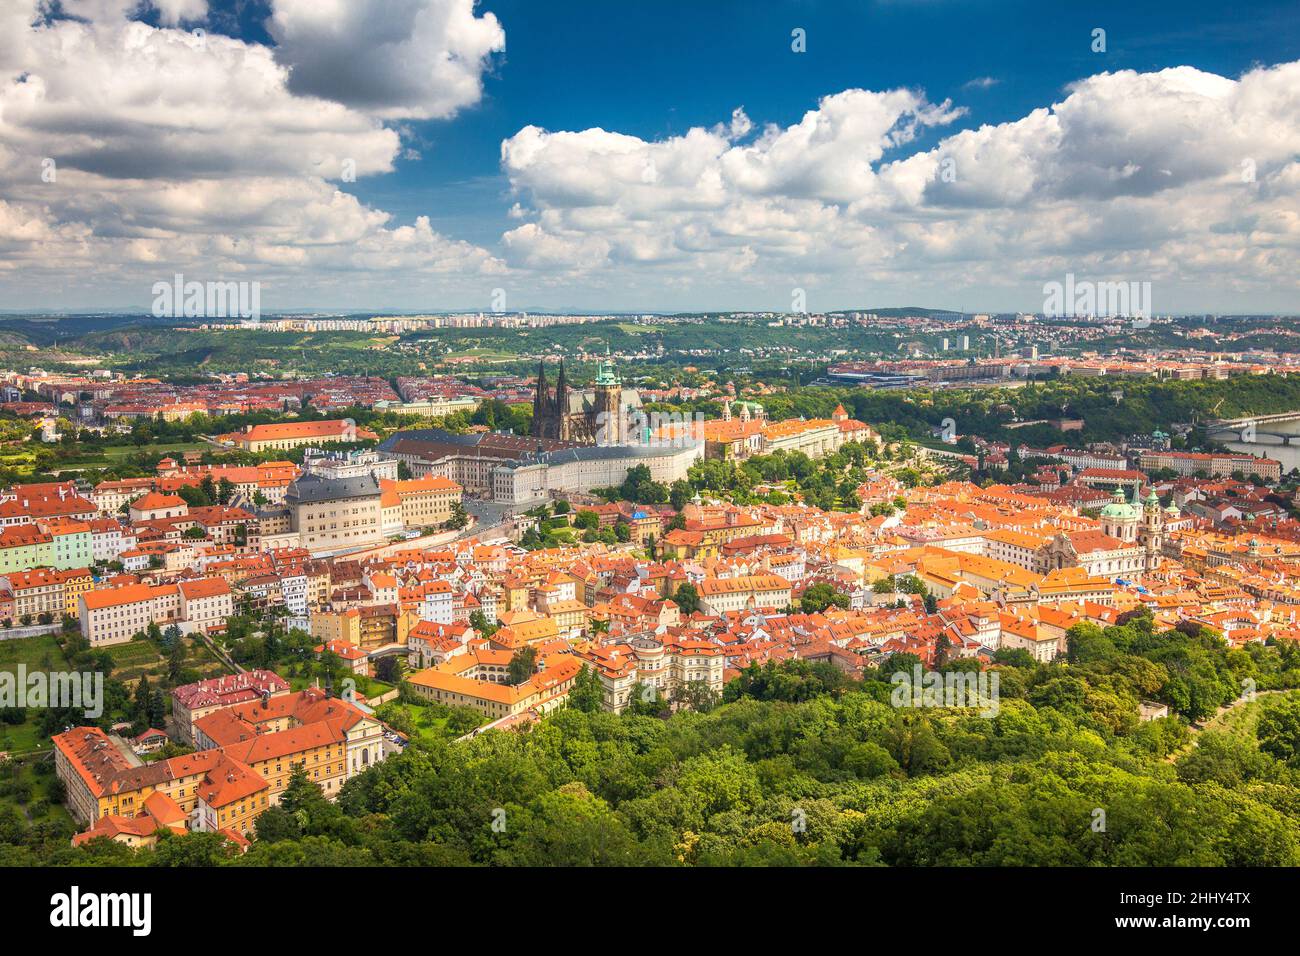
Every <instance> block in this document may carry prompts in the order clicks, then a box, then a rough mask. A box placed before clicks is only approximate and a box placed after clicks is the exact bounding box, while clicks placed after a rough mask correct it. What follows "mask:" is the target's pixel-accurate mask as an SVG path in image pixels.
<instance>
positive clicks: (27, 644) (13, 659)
mask: <svg viewBox="0 0 1300 956" xmlns="http://www.w3.org/2000/svg"><path fill="white" fill-rule="evenodd" d="M19 664H26V665H27V667H28V669H29V670H30V669H31V668H34V667H41V668H44V667H48V668H50V669H51V670H67V668H68V661H67V659H66V658H65V657H64V656H63V649H62V648H60V647H59V642H58V641H57V640H56V639H55V635H53V634H40V635H38V636H36V637H24V638H19V639H18V640H13V641H0V671H15V670H17V667H18V665H19Z"/></svg>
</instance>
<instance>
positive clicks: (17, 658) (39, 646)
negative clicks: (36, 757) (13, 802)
mask: <svg viewBox="0 0 1300 956" xmlns="http://www.w3.org/2000/svg"><path fill="white" fill-rule="evenodd" d="M19 664H26V665H27V669H28V670H29V671H33V670H54V671H65V670H69V669H70V668H69V666H68V661H67V658H65V657H64V656H63V650H62V648H60V647H59V643H58V641H57V640H55V637H54V635H53V634H41V635H38V636H37V637H24V638H21V639H19V640H13V641H0V671H8V672H9V673H11V674H16V673H17V672H18V665H19ZM49 747H50V739H49V738H48V737H46V736H45V735H44V734H43V733H41V732H40V730H39V729H38V728H37V724H36V712H35V711H33V710H28V711H27V719H26V720H25V721H23V722H22V723H21V724H5V723H0V750H8V751H13V752H16V753H24V752H26V751H31V750H47V749H49ZM3 766H6V765H0V767H3Z"/></svg>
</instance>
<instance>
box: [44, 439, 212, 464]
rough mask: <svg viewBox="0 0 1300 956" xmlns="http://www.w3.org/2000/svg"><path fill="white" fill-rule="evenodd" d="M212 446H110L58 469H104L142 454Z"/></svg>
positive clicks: (91, 449) (186, 444)
mask: <svg viewBox="0 0 1300 956" xmlns="http://www.w3.org/2000/svg"><path fill="white" fill-rule="evenodd" d="M211 447H212V446H210V445H208V444H206V443H205V442H198V441H191V442H169V443H165V444H161V445H108V446H105V447H103V448H87V449H86V452H87V453H86V454H83V455H77V456H76V457H75V458H69V459H68V460H67V461H62V462H59V463H58V464H57V466H56V467H64V468H104V467H107V466H108V465H117V464H121V463H122V462H123V461H125V460H126V459H127V458H130V457H132V456H133V455H137V454H140V453H141V452H143V453H145V454H148V455H150V456H157V457H162V456H164V455H178V454H180V453H181V452H186V451H205V450H208V449H210V448H211Z"/></svg>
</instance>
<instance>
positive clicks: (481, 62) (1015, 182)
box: [0, 0, 1300, 313]
mask: <svg viewBox="0 0 1300 956" xmlns="http://www.w3.org/2000/svg"><path fill="white" fill-rule="evenodd" d="M9 7H11V8H12V9H9V8H6V10H5V11H2V12H0V18H3V19H4V20H5V22H4V23H3V24H0V27H3V29H0V75H2V76H3V78H2V79H0V115H2V116H4V122H3V123H0V159H4V160H5V162H4V163H0V168H3V169H7V170H8V172H7V173H0V292H2V293H4V294H5V297H6V299H7V301H8V303H9V304H10V305H11V306H12V307H30V308H42V307H44V308H61V309H77V308H94V307H140V306H144V305H145V304H147V302H148V301H149V290H150V288H151V286H152V284H153V282H155V281H157V280H160V279H169V278H170V277H171V276H172V275H173V274H174V273H175V272H184V273H185V274H186V275H188V276H192V277H200V278H210V279H220V280H227V279H239V280H248V281H257V282H260V283H261V284H262V287H263V295H262V300H263V303H264V307H265V308H270V309H275V308H321V309H379V310H384V309H394V310H398V309H400V310H406V311H411V310H416V311H418V310H426V309H427V310H443V309H463V308H468V309H487V308H489V307H490V306H489V302H490V301H492V300H493V296H494V294H496V293H501V292H503V293H505V294H506V297H507V302H508V305H507V307H508V308H510V309H519V308H529V309H538V308H550V309H574V310H611V311H637V310H647V311H648V310H683V311H688V310H695V309H762V310H767V309H777V310H781V309H787V308H789V307H790V304H791V302H792V301H793V300H794V293H795V292H796V291H797V290H802V291H803V292H804V293H805V297H806V299H807V301H808V307H809V308H810V309H811V310H813V311H817V310H818V309H832V308H850V307H870V306H889V305H908V304H913V305H928V306H934V307H946V308H965V309H966V310H968V311H1001V310H1017V309H1022V310H1027V311H1034V310H1037V309H1039V308H1040V307H1041V304H1042V299H1043V293H1042V288H1043V285H1044V283H1046V282H1051V281H1060V280H1061V279H1063V277H1064V276H1065V275H1067V274H1073V275H1075V276H1076V278H1077V279H1079V280H1089V279H1091V280H1094V281H1150V282H1151V283H1152V285H1153V289H1154V295H1153V301H1154V308H1155V311H1156V312H1157V313H1164V312H1202V311H1206V312H1256V311H1281V312H1295V311H1298V310H1300V294H1298V293H1300V285H1298V284H1297V283H1298V282H1300V279H1298V278H1297V276H1300V269H1297V268H1296V266H1297V265H1300V222H1298V221H1297V220H1296V217H1295V216H1294V210H1295V208H1297V207H1298V206H1300V160H1298V159H1297V157H1300V97H1297V95H1296V93H1295V91H1296V90H1297V89H1298V88H1300V17H1297V16H1296V15H1295V14H1296V5H1295V3H1294V2H1291V3H1272V2H1267V0H1265V2H1259V3H1254V4H1252V5H1251V10H1250V14H1249V15H1244V14H1242V13H1239V12H1236V11H1234V10H1232V9H1230V8H1229V7H1227V6H1226V5H1222V4H1214V3H1205V2H1193V3H1133V2H1131V0H1130V2H1127V3H1088V4H1083V3H1069V4H1066V3H1052V2H1037V3H1034V2H1012V0H1008V2H995V0H989V2H962V0H876V2H832V0H822V2H767V3H755V2H750V3H744V2H730V0H713V2H698V0H697V2H695V3H690V2H667V0H663V2H657V3H653V4H651V3H641V2H620V3H608V2H604V3H597V2H566V0H546V2H537V0H532V2H527V0H500V2H496V0H493V2H481V3H477V4H475V3H473V0H349V2H348V3H346V4H322V3H319V2H316V0H210V2H209V0H57V2H55V0H11V3H10V5H9ZM796 28H797V29H801V30H803V31H804V33H805V36H806V50H805V51H804V52H794V51H793V50H792V49H791V45H792V38H791V33H792V31H793V30H795V29H796ZM1098 28H1100V29H1102V30H1104V31H1105V49H1104V51H1094V50H1093V49H1092V47H1093V45H1094V36H1093V31H1094V30H1095V29H1098ZM6 37H7V38H8V39H6ZM733 111H740V112H733ZM52 169H57V172H58V175H57V177H56V176H53V175H51V173H50V170H52ZM353 171H354V172H355V175H353V174H352V172H353Z"/></svg>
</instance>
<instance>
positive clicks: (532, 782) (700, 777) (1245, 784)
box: [0, 615, 1300, 866]
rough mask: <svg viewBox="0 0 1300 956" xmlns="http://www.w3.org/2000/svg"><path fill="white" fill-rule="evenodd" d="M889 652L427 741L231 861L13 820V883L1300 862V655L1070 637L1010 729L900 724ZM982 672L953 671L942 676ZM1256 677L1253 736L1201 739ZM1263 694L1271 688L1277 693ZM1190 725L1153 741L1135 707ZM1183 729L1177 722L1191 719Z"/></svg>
mask: <svg viewBox="0 0 1300 956" xmlns="http://www.w3.org/2000/svg"><path fill="white" fill-rule="evenodd" d="M919 663H920V662H919V661H918V660H917V659H916V658H914V657H912V656H911V655H905V654H900V655H895V657H894V658H893V659H891V660H889V661H887V662H885V663H884V664H883V665H882V666H880V667H879V668H871V667H869V668H866V669H864V672H863V674H862V675H851V674H846V673H844V672H842V671H841V670H839V669H837V668H836V667H834V666H832V665H830V664H825V663H810V662H807V661H797V660H796V661H790V662H785V663H783V664H780V665H777V664H768V665H766V666H761V667H760V666H758V665H754V666H751V667H749V668H747V669H746V670H745V671H743V672H742V674H741V676H740V677H739V678H738V679H737V680H735V681H733V682H732V683H731V684H729V685H728V686H727V688H726V694H725V697H724V700H723V701H722V702H720V706H713V704H714V703H719V702H714V701H707V700H701V701H700V703H701V704H702V706H701V707H700V708H699V710H679V711H677V712H672V713H670V708H669V706H668V702H665V701H663V700H662V699H661V698H659V697H658V696H657V695H653V694H650V695H646V696H647V697H648V698H650V699H649V700H647V701H646V702H644V703H643V702H641V701H640V698H639V697H637V695H636V694H634V695H633V696H634V697H637V700H636V701H634V703H635V704H637V706H634V707H633V708H632V709H631V710H630V711H629V712H628V713H626V714H623V715H618V716H616V715H614V714H610V713H606V712H603V711H602V710H601V709H600V700H599V693H600V691H599V685H598V683H597V682H595V681H594V680H593V679H592V678H593V675H592V674H591V673H590V672H589V671H584V672H583V674H582V675H581V676H580V678H579V681H578V684H577V685H576V686H575V688H574V692H575V696H574V699H573V700H572V701H571V704H572V706H570V707H569V708H567V709H565V710H562V711H559V712H557V713H555V714H553V715H551V716H549V717H547V718H546V719H544V720H543V721H542V722H541V723H540V724H538V725H536V726H534V727H533V728H532V729H531V730H529V731H527V732H522V733H515V732H505V733H503V732H495V731H492V732H488V733H485V734H481V735H479V736H477V737H474V738H472V739H467V740H461V741H453V740H450V739H425V738H421V739H420V740H419V741H418V742H416V743H413V744H412V745H411V746H410V747H408V748H407V750H406V751H405V752H404V753H402V754H400V755H398V756H395V757H392V758H390V759H389V760H387V761H385V762H384V763H382V764H380V765H378V766H376V767H374V768H372V769H370V770H368V771H366V772H365V773H364V774H362V775H360V776H359V777H357V778H355V779H353V780H351V781H349V782H348V783H347V784H346V785H345V787H344V788H343V791H342V793H341V794H340V796H339V798H338V800H337V802H336V803H330V802H329V801H326V800H325V799H324V798H323V797H321V796H320V794H319V792H318V791H316V788H315V787H314V785H312V784H311V782H310V781H309V780H306V778H305V777H303V778H301V779H299V778H297V777H296V778H295V780H294V783H293V785H292V786H291V787H290V790H289V792H288V793H286V795H285V800H284V801H283V802H282V803H281V806H280V807H279V808H278V809H277V810H275V811H273V812H268V813H267V814H265V815H263V817H262V818H261V819H260V820H259V823H258V836H259V839H258V841H257V842H256V843H255V844H254V846H253V848H252V849H251V850H250V851H249V852H248V853H247V854H246V855H244V856H236V855H230V854H229V853H228V850H227V848H225V847H223V846H222V844H221V842H220V841H219V840H216V839H213V838H212V837H210V836H208V835H193V836H187V837H183V838H179V839H168V840H165V841H164V842H163V843H161V844H160V845H159V847H158V849H157V850H154V851H142V852H140V853H135V854H133V853H132V852H131V851H129V850H125V849H124V848H122V847H118V846H114V845H111V844H104V843H103V842H102V841H98V845H94V846H89V847H86V848H83V849H77V850H73V849H71V848H70V847H68V846H67V845H66V840H67V836H68V833H67V832H63V831H60V830H59V829H58V827H57V826H55V825H52V824H38V825H34V826H33V825H27V824H26V823H25V822H24V821H23V820H22V819H21V818H20V817H18V816H16V815H15V814H13V813H9V814H0V841H3V843H4V844H7V845H4V846H0V864H2V863H16V864H22V863H35V862H40V861H47V862H51V863H90V862H95V863H132V864H151V865H163V866H172V865H205V864H206V865H285V866H327V865H336V864H382V865H396V864H426V865H461V864H465V865H470V864H491V865H619V864H641V865H663V866H677V865H702V866H707V865H741V864H748V865H762V864H774V865H896V866H921V865H961V864H975V865H1095V864H1102V865H1141V866H1148V865H1248V864H1249V865H1256V864H1257V865H1296V864H1297V863H1300V823H1297V816H1296V811H1297V809H1298V808H1300V759H1298V758H1297V749H1298V748H1300V744H1298V743H1297V741H1300V693H1294V692H1289V691H1287V690H1286V689H1287V688H1292V687H1295V686H1297V685H1298V684H1300V652H1297V650H1296V649H1295V648H1294V647H1293V646H1291V645H1287V646H1284V647H1262V646H1260V647H1251V648H1250V649H1248V650H1233V649H1229V648H1227V647H1226V646H1225V645H1224V644H1223V643H1222V642H1221V641H1219V640H1218V639H1217V637H1215V636H1214V635H1213V634H1211V633H1208V632H1201V631H1200V630H1199V629H1195V628H1191V627H1189V628H1185V629H1183V630H1178V631H1168V632H1165V633H1163V634H1156V633H1154V632H1153V629H1152V628H1151V624H1150V620H1149V618H1148V617H1146V616H1144V615H1133V616H1131V617H1130V619H1128V620H1127V621H1125V623H1123V624H1122V625H1119V626H1113V627H1108V628H1105V629H1099V628H1094V627H1091V626H1088V625H1084V626H1081V627H1079V628H1076V629H1074V631H1072V632H1071V634H1070V654H1069V658H1068V659H1067V660H1063V661H1061V662H1058V663H1054V664H1050V665H1044V664H1037V663H1035V662H1034V661H1032V660H1029V659H1028V655H1025V654H1023V653H1019V654H1018V653H1016V652H1011V651H1009V652H1005V653H1001V654H1000V655H999V657H998V663H997V664H995V665H994V667H995V670H996V672H997V674H998V676H999V678H1000V700H999V706H998V707H997V708H996V713H994V714H991V715H985V716H981V714H980V712H979V711H978V710H975V709H958V708H928V707H925V708H913V707H899V706H895V704H896V703H897V702H896V701H894V700H892V699H891V698H892V693H893V691H894V690H895V687H896V684H897V681H896V678H895V677H894V675H895V674H898V673H909V672H911V670H912V668H913V666H914V665H916V664H919ZM973 666H977V665H974V664H973V663H972V662H971V661H968V660H952V661H949V662H947V663H945V664H943V665H942V667H941V670H943V671H959V670H961V669H963V668H965V669H969V668H971V667H973ZM1245 680H1249V681H1252V682H1254V684H1255V685H1257V687H1258V688H1259V690H1260V691H1261V692H1263V693H1262V696H1260V697H1259V698H1258V702H1257V704H1256V706H1257V707H1258V720H1257V722H1256V726H1254V727H1253V728H1248V729H1247V732H1244V733H1241V732H1239V733H1227V732H1221V731H1219V730H1217V729H1211V730H1206V731H1204V732H1203V733H1201V734H1199V735H1198V736H1197V738H1196V740H1195V741H1191V740H1189V730H1188V727H1187V723H1186V720H1185V719H1184V718H1186V717H1190V718H1193V719H1200V718H1202V717H1204V716H1205V715H1206V713H1207V711H1206V710H1205V708H1214V707H1217V706H1219V705H1220V704H1222V703H1230V702H1232V701H1234V700H1236V699H1237V698H1238V697H1239V696H1240V693H1241V690H1240V687H1241V684H1240V682H1241V681H1245ZM1270 691H1281V692H1279V693H1270ZM1146 699H1155V700H1165V701H1167V702H1170V703H1172V704H1173V705H1174V710H1175V711H1177V715H1175V716H1171V717H1167V718H1160V719H1157V720H1153V721H1149V722H1141V721H1140V720H1139V719H1138V716H1137V704H1138V701H1140V700H1146ZM1180 715H1181V716H1180Z"/></svg>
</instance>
